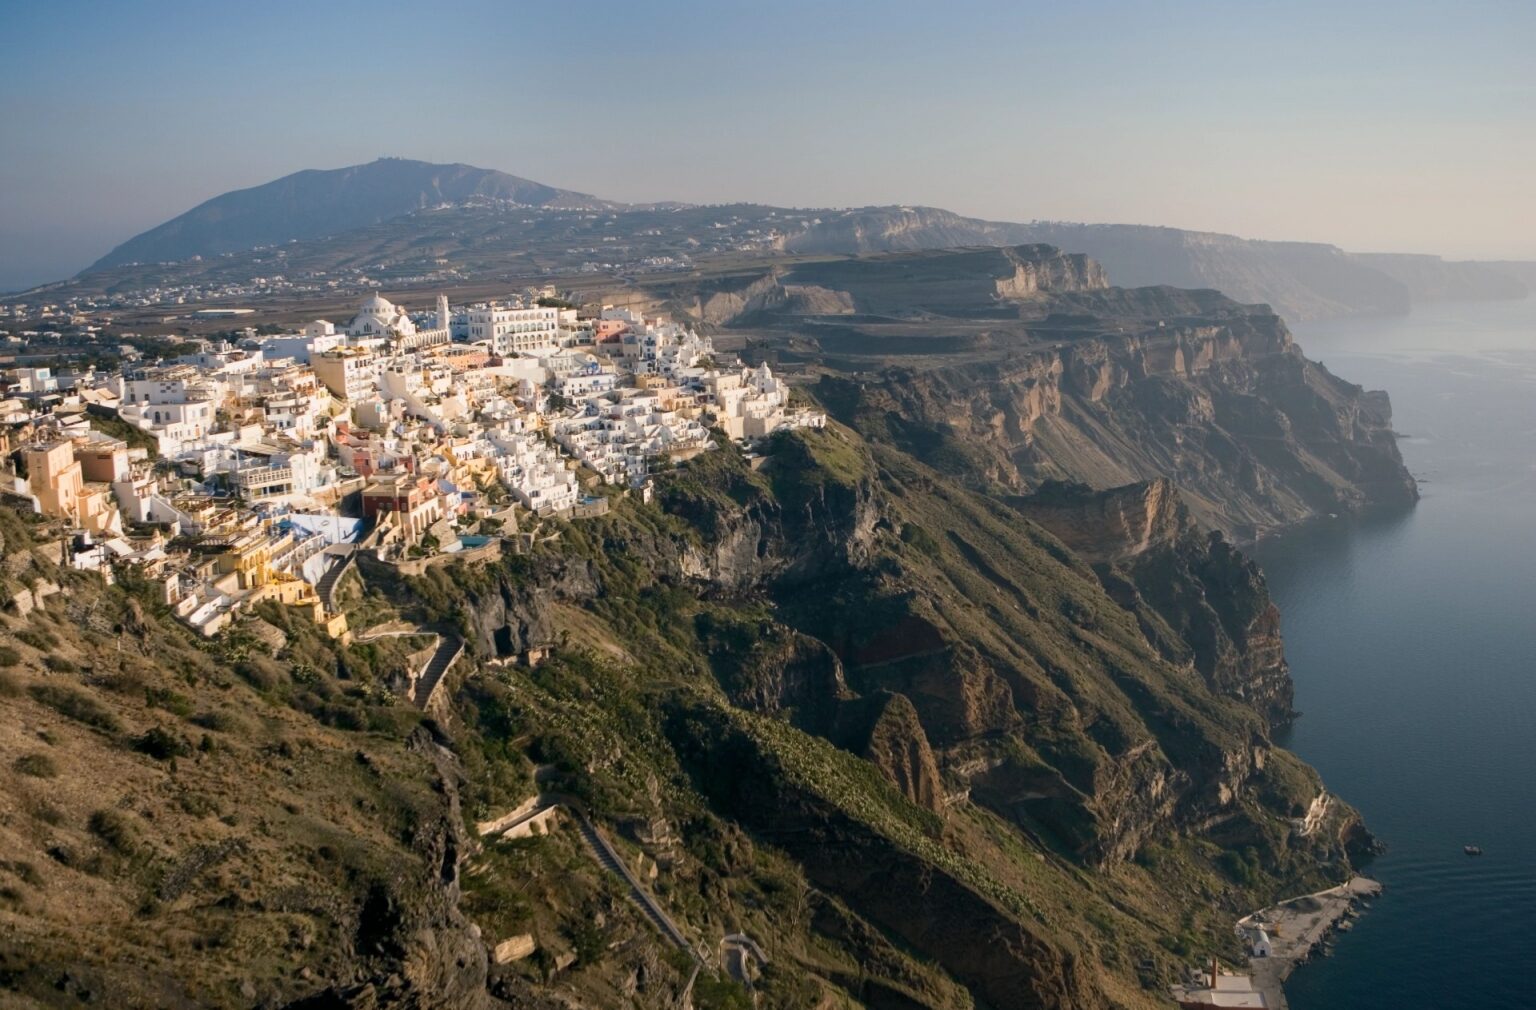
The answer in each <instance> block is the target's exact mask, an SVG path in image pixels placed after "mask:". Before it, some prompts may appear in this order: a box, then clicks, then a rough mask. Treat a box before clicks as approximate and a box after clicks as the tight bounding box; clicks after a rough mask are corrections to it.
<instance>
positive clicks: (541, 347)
mask: <svg viewBox="0 0 1536 1010" xmlns="http://www.w3.org/2000/svg"><path fill="white" fill-rule="evenodd" d="M468 334H469V342H470V343H472V344H478V343H484V344H486V345H487V346H488V347H489V348H490V350H491V353H492V354H494V355H496V356H497V357H501V358H505V357H511V356H512V355H514V354H540V353H548V352H550V351H552V350H554V349H556V348H558V347H559V346H560V310H559V309H556V308H545V307H543V306H540V305H532V306H529V305H524V304H523V303H522V302H520V301H519V302H511V303H503V302H490V303H487V304H484V305H474V306H471V307H470V309H469V321H468Z"/></svg>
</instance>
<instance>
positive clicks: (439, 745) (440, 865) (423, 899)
mask: <svg viewBox="0 0 1536 1010" xmlns="http://www.w3.org/2000/svg"><path fill="white" fill-rule="evenodd" d="M407 746H408V747H409V748H410V749H411V750H412V751H414V752H416V753H417V754H418V755H419V756H420V757H421V758H422V759H423V760H424V761H427V762H429V763H430V764H431V765H432V766H433V767H434V768H435V770H436V775H437V782H438V789H439V795H440V796H441V797H442V799H443V809H442V810H441V811H440V816H438V817H435V818H432V819H429V820H427V821H426V822H424V823H423V824H421V825H420V826H419V827H418V829H417V831H416V835H415V838H414V839H413V848H414V849H415V850H416V852H417V853H418V855H419V857H420V865H421V866H422V867H423V868H425V869H426V870H427V874H428V875H427V877H426V879H424V880H381V881H378V882H376V883H375V884H374V885H373V886H372V887H371V888H370V889H369V890H368V891H367V894H366V896H365V899H364V901H363V905H362V907H361V908H360V909H358V910H357V917H356V922H355V925H354V932H353V944H354V957H355V959H356V968H355V972H354V974H355V977H356V981H353V982H350V983H344V984H337V985H333V986H331V987H329V988H327V989H325V990H324V991H322V992H319V993H316V994H314V995H311V996H307V997H305V998H303V999H300V1000H297V1001H294V1002H291V1003H289V1004H288V1005H287V1007H286V1010H318V1008H322V1007H324V1008H336V1010H374V1008H383V1007H407V1006H408V1007H414V1008H419V1010H460V1008H463V1010H477V1008H478V1010H492V1008H495V1007H503V1006H505V1005H506V1004H504V1003H502V1002H500V1001H499V1000H496V999H494V998H492V997H491V995H490V993H489V991H488V990H487V977H488V976H487V972H488V968H489V964H490V961H489V957H488V955H487V952H486V946H485V942H484V941H483V940H482V939H481V936H480V931H479V929H478V928H477V927H476V926H475V925H474V924H473V923H471V922H470V921H469V919H468V918H466V917H465V916H464V914H463V913H462V912H460V911H459V907H458V905H459V896H460V885H459V871H460V863H461V861H462V860H463V859H464V858H465V857H466V856H467V854H468V850H469V846H470V844H471V843H470V840H469V839H468V838H467V837H466V835H465V831H464V816H463V813H462V810H461V808H460V806H459V779H460V776H461V772H460V769H459V768H458V762H457V759H456V758H454V756H453V754H452V752H451V751H449V750H448V749H447V747H446V746H445V745H444V741H440V740H439V739H436V738H434V736H433V734H432V733H431V732H429V731H428V730H426V729H425V728H418V729H417V730H416V731H415V732H414V733H413V734H412V736H411V738H410V739H409V740H408V741H407Z"/></svg>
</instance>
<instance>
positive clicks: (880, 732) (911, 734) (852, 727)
mask: <svg viewBox="0 0 1536 1010" xmlns="http://www.w3.org/2000/svg"><path fill="white" fill-rule="evenodd" d="M832 739H833V740H834V742H836V743H837V744H838V745H839V746H841V747H843V748H844V749H845V750H849V751H852V752H853V753H855V754H857V755H859V756H860V757H862V758H864V760H866V761H868V762H869V763H870V764H872V765H874V766H875V767H876V768H877V769H879V771H880V774H882V775H884V776H885V779H886V781H887V782H889V783H890V784H891V785H893V786H895V787H896V790H897V791H898V792H900V793H901V795H902V796H904V797H906V798H907V799H908V800H910V801H911V802H912V803H915V804H916V805H918V806H920V807H923V808H925V809H927V810H932V811H935V812H938V811H940V810H942V809H943V806H944V783H943V781H942V780H941V779H940V777H939V767H938V764H937V762H936V761H935V760H934V757H933V749H932V748H931V747H929V745H928V737H927V735H926V734H925V733H924V732H923V724H922V721H921V720H920V719H919V718H918V715H917V709H916V708H915V707H914V706H913V705H912V702H911V701H910V700H909V699H908V698H907V697H906V695H902V694H895V693H892V692H890V691H881V692H879V693H877V694H874V695H872V696H870V697H868V698H857V699H851V700H847V701H844V702H843V703H842V704H840V705H839V706H838V707H837V714H836V717H835V728H834V729H833V731H832Z"/></svg>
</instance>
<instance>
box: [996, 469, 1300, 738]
mask: <svg viewBox="0 0 1536 1010" xmlns="http://www.w3.org/2000/svg"><path fill="white" fill-rule="evenodd" d="M1009 503H1010V504H1011V505H1012V506H1013V507H1014V508H1015V509H1017V510H1018V511H1019V512H1020V513H1022V514H1023V515H1025V516H1027V517H1028V518H1029V519H1030V520H1031V521H1033V522H1036V523H1039V524H1040V525H1041V526H1043V527H1045V528H1046V529H1048V530H1050V531H1051V533H1053V534H1054V535H1055V536H1057V537H1058V538H1060V540H1061V541H1062V543H1064V544H1066V545H1067V546H1068V547H1070V548H1071V549H1072V550H1073V552H1074V553H1076V554H1077V555H1078V556H1079V557H1081V558H1082V559H1083V560H1085V561H1087V562H1088V563H1089V564H1091V565H1092V566H1093V569H1094V571H1095V572H1096V573H1097V574H1098V576H1099V581H1100V582H1102V583H1103V585H1104V589H1105V591H1106V592H1107V593H1109V595H1110V596H1111V597H1112V598H1113V599H1114V600H1115V602H1117V603H1119V604H1120V605H1121V606H1123V607H1125V608H1126V609H1127V610H1129V611H1131V612H1132V613H1134V614H1135V615H1136V619H1137V622H1138V624H1140V626H1141V629H1142V632H1143V633H1144V634H1145V635H1146V636H1147V640H1148V641H1149V642H1151V643H1152V644H1153V645H1154V646H1155V647H1156V648H1157V649H1158V650H1159V652H1160V653H1161V654H1162V655H1163V656H1165V657H1166V658H1167V659H1169V660H1170V661H1172V662H1177V663H1187V664H1190V665H1191V666H1193V667H1194V668H1195V669H1196V670H1198V671H1199V672H1200V674H1201V675H1202V676H1203V677H1204V678H1205V680H1206V682H1207V683H1208V684H1209V685H1210V687H1211V689H1212V690H1213V691H1216V692H1218V693H1221V694H1224V695H1227V696H1228V697H1232V698H1235V699H1238V700H1241V701H1244V702H1246V703H1248V704H1250V705H1252V706H1253V707H1254V709H1255V710H1256V711H1258V713H1259V714H1260V715H1262V716H1264V717H1265V718H1266V719H1267V720H1268V721H1269V723H1270V725H1271V726H1274V727H1278V726H1281V725H1283V724H1285V723H1286V722H1288V721H1290V718H1291V716H1292V714H1293V713H1292V710H1291V701H1292V697H1293V689H1292V684H1291V678H1290V674H1289V670H1288V668H1287V666H1286V662H1285V650H1284V646H1283V644H1282V642H1281V639H1280V611H1279V609H1278V608H1277V607H1276V606H1275V605H1274V603H1273V601H1271V600H1270V598H1269V591H1268V589H1267V588H1266V587H1265V585H1264V577H1263V575H1262V574H1261V573H1260V572H1259V570H1258V567H1257V566H1256V565H1255V564H1254V563H1253V562H1252V561H1250V560H1249V559H1248V558H1246V557H1244V556H1243V555H1242V554H1241V553H1240V552H1238V551H1237V550H1236V549H1234V548H1233V547H1232V546H1231V545H1230V544H1228V543H1227V542H1226V540H1225V538H1224V537H1223V536H1222V535H1221V533H1220V532H1219V531H1213V532H1206V531H1204V530H1202V529H1200V528H1199V526H1198V525H1197V524H1196V523H1195V521H1194V519H1193V517H1192V516H1191V515H1190V513H1189V510H1188V509H1187V508H1186V507H1185V506H1184V504H1183V502H1182V501H1181V500H1180V498H1179V493H1178V490H1177V488H1176V487H1175V486H1174V485H1173V483H1172V482H1171V481H1167V480H1155V481H1147V482H1144V483H1141V484H1131V485H1127V486H1125V487H1120V488H1112V489H1110V490H1108V491H1094V490H1092V489H1091V488H1088V487H1087V486H1085V485H1080V484H1078V485H1068V484H1058V483H1049V484H1047V485H1045V486H1044V487H1042V488H1041V489H1040V490H1039V491H1038V492H1037V493H1036V494H1034V495H1030V496H1027V497H1016V498H1011V499H1009Z"/></svg>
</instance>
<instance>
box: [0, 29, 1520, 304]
mask: <svg viewBox="0 0 1536 1010" xmlns="http://www.w3.org/2000/svg"><path fill="white" fill-rule="evenodd" d="M0 12H3V13H0V128H3V136H4V138H5V140H4V150H5V152H6V156H5V157H4V160H3V164H0V288H4V287H10V286H14V285H17V284H21V283H30V282H35V281H41V280H45V279H51V278H54V277H58V276H61V275H65V274H68V273H72V272H73V271H75V270H77V269H79V268H80V267H82V266H84V265H86V264H87V263H89V262H90V261H92V260H93V259H95V258H96V257H97V256H99V255H101V254H102V253H104V252H106V251H107V250H108V249H109V248H110V247H112V246H113V245H115V244H116V243H118V242H120V241H122V240H123V239H126V238H128V237H129V236H131V235H133V234H135V233H137V232H139V231H141V230H143V229H145V228H147V227H150V226H152V225H155V224H157V223H159V222H161V221H163V220H165V219H166V218H168V217H171V216H173V215H175V214H177V213H180V212H181V211H183V210H186V209H188V208H189V207H191V206H193V205H195V204H196V203H198V202H200V201H202V200H205V199H207V198H209V197H212V196H215V195H217V194H219V193H221V192H224V191H226V190H229V189H235V188H240V187H244V186H250V185H255V184H258V183H262V182H265V181H268V180H270V179H272V178H275V177H277V176H280V175H284V174H286V173H288V172H292V171H296V170H298V169H302V168H334V167H339V166H342V165H348V164H354V163H357V162H362V161H370V160H372V159H373V158H375V157H378V156H380V155H398V156H402V157H411V158H422V159H427V160H435V161H463V162H468V163H470V164H475V165H480V166H484V167H488V168H499V169H503V170H506V171H509V172H513V173H515V174H518V175H524V176H528V177H530V178H534V179H538V180H539V181H541V182H547V183H550V184H553V185H557V186H563V187H566V188H570V189H578V190H584V191H587V192H592V193H596V194H599V195H601V196H606V197H610V198H614V199H621V200H636V201H639V200H654V199H678V200H686V201H693V202H717V201H727V200H753V201H758V202H765V203H777V204H791V205H801V206H804V205H836V206H841V205H849V204H870V203H923V204H931V205H936V206H941V207H947V208H950V209H952V210H956V211H961V212H964V213H968V214H974V215H979V216H985V217H991V218H999V219H1008V220H1029V219H1034V218H1054V219H1068V220H1085V221H1128V222H1138V223H1151V224H1171V225H1178V226H1181V227H1186V228H1200V229H1209V230H1218V231H1226V232H1233V233H1236V234H1240V235H1246V236H1249V237H1255V238H1293V239H1312V240H1323V241H1330V242H1335V243H1338V244H1340V245H1343V246H1345V247H1346V248H1350V249H1355V250H1394V251H1426V252H1439V253H1443V254H1446V255H1450V256H1463V257H1473V256H1477V257H1522V258H1533V259H1536V195H1533V191H1536V0H1507V2H1466V0H1462V2H1455V3H1452V2H1451V0H1443V2H1435V3H1419V2H1408V0H1404V2H1394V3H1385V2H1383V3H1374V2H1350V0H1290V2H1285V3H1279V2H1275V3H1269V2H1256V0H1225V2H1179V0H1166V2H1151V0H1148V2H1138V3H1129V2H1124V3H1115V2H1095V0H1089V2H1076V3H1069V2H1066V0H1055V2H1051V3H1030V2H1017V0H1015V2H1011V3H979V2H976V3H973V2H965V0H946V2H922V3H896V2H891V3H878V2H873V0H862V2H849V3H833V2H831V0H823V2H819V3H800V2H796V0H788V2H780V3H773V4H750V5H739V6H737V5H733V4H732V3H730V2H729V0H714V2H692V0H682V2H672V3H666V2H653V3H646V2H635V0H629V2H624V3H583V2H579V0H565V2H560V3H544V2H528V3H516V2H499V3H493V2H486V3H472V2H463V3H449V2H442V3H434V4H425V3H418V4H411V5H405V4H386V3H382V2H374V3H328V2H324V0H308V2H303V3H288V2H281V0H266V2H263V3H252V4H235V3H223V2H208V0H202V2H196V3H192V2H187V3H173V2H153V3H152V2H138V3H136V2H129V0H123V2H103V0H94V2H89V3H82V2H74V0H47V2H38V0H0Z"/></svg>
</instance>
